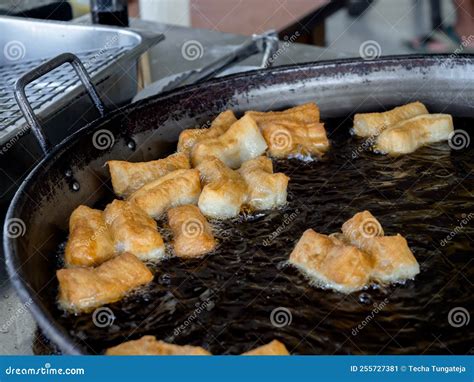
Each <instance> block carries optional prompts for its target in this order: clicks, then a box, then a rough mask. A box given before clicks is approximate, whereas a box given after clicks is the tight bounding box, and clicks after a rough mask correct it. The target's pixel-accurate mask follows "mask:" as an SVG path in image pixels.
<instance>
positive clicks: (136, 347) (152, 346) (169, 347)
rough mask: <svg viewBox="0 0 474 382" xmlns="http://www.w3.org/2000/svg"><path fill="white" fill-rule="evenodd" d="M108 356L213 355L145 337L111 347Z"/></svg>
mask: <svg viewBox="0 0 474 382" xmlns="http://www.w3.org/2000/svg"><path fill="white" fill-rule="evenodd" d="M105 354H106V355H211V353H209V352H208V351H207V350H206V349H203V348H202V347H200V346H189V345H184V346H181V345H173V344H169V343H166V342H163V341H158V340H157V339H156V338H155V337H154V336H143V337H142V338H140V339H139V340H134V341H127V342H124V343H121V344H120V345H117V346H114V347H111V348H109V349H107V351H106V352H105Z"/></svg>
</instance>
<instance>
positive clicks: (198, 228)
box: [168, 205, 216, 257]
mask: <svg viewBox="0 0 474 382" xmlns="http://www.w3.org/2000/svg"><path fill="white" fill-rule="evenodd" d="M168 223H169V225H170V227H171V230H172V231H173V235H174V240H173V249H174V252H175V254H176V256H179V257H199V256H202V255H205V254H206V253H208V252H211V251H212V250H213V249H214V248H215V247H216V241H215V240H214V236H213V234H212V230H211V227H210V226H209V223H208V222H207V220H206V218H205V217H204V216H203V215H202V214H201V211H199V208H197V207H196V206H193V205H185V206H180V207H175V208H172V209H170V210H169V211H168Z"/></svg>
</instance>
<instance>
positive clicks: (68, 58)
mask: <svg viewBox="0 0 474 382" xmlns="http://www.w3.org/2000/svg"><path fill="white" fill-rule="evenodd" d="M66 63H69V64H71V65H72V67H73V68H74V70H75V71H76V74H77V76H78V77H79V79H80V81H81V83H82V85H84V87H85V88H86V92H87V94H88V95H89V97H90V99H91V101H92V103H93V104H94V106H95V107H96V108H97V110H98V111H99V113H100V115H101V116H104V114H105V108H104V104H103V103H102V100H101V99H100V97H99V94H98V93H97V90H96V89H95V87H94V84H93V83H92V80H91V78H90V77H89V74H88V73H87V70H86V68H85V67H84V65H83V64H82V62H81V60H80V59H79V58H78V57H77V56H76V55H74V54H72V53H63V54H60V55H59V56H56V57H54V58H52V59H51V60H49V61H46V62H45V63H44V64H41V65H39V66H38V67H36V68H35V69H33V70H32V71H30V72H28V73H26V74H24V75H23V76H21V77H20V78H18V80H17V81H16V83H15V99H16V102H17V103H18V106H19V107H20V110H21V112H22V113H23V116H24V117H25V119H26V122H27V123H28V125H29V127H30V128H31V129H32V130H33V133H34V134H35V136H36V139H37V140H38V143H39V145H40V146H41V149H42V150H43V152H44V153H45V154H48V153H49V152H50V151H51V148H52V147H51V143H50V141H49V139H48V136H47V135H46V134H45V132H44V130H43V128H42V127H41V124H40V121H39V119H38V117H37V116H36V114H35V112H34V110H33V108H32V107H31V104H30V102H29V101H28V98H27V96H26V91H25V88H26V86H27V85H28V84H29V83H31V82H33V81H34V80H36V79H38V78H40V77H42V76H44V75H45V74H47V73H49V72H50V71H52V70H54V69H56V68H57V67H59V66H61V65H63V64H66Z"/></svg>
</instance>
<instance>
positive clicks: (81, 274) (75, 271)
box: [56, 253, 153, 312]
mask: <svg viewBox="0 0 474 382" xmlns="http://www.w3.org/2000/svg"><path fill="white" fill-rule="evenodd" d="M56 275H57V277H58V280H59V303H60V305H61V306H62V307H63V308H64V309H66V310H69V311H72V312H81V311H84V312H88V311H91V310H93V309H94V308H97V307H99V306H101V305H105V304H110V303H112V302H115V301H118V300H120V299H122V298H123V297H124V296H125V295H126V294H128V293H129V292H131V291H132V290H134V289H136V288H138V287H139V286H142V285H144V284H147V283H149V282H150V281H151V280H152V279H153V275H152V273H151V272H150V271H149V269H148V268H147V267H146V266H145V264H143V263H142V262H141V261H140V260H138V258H137V257H136V256H134V255H132V254H130V253H124V254H122V255H119V256H116V257H114V258H113V259H110V260H108V261H106V262H105V263H103V264H101V265H99V266H98V267H97V268H70V269H60V270H58V271H57V272H56Z"/></svg>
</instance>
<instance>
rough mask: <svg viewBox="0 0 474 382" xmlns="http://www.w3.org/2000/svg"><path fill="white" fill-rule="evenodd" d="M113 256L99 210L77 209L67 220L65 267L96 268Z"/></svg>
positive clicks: (109, 237) (107, 231)
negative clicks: (67, 234)
mask: <svg viewBox="0 0 474 382" xmlns="http://www.w3.org/2000/svg"><path fill="white" fill-rule="evenodd" d="M112 256H114V246H113V242H112V237H111V236H110V234H109V230H108V227H107V225H106V223H105V220H104V215H103V213H102V211H100V210H94V209H92V208H89V207H87V206H79V207H77V208H76V209H75V210H74V211H73V213H72V214H71V217H70V218H69V239H68V241H67V244H66V251H65V256H64V257H65V263H66V266H67V267H74V266H80V267H91V266H96V265H99V264H101V263H103V262H104V261H106V260H108V259H110V258H111V257H112Z"/></svg>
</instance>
